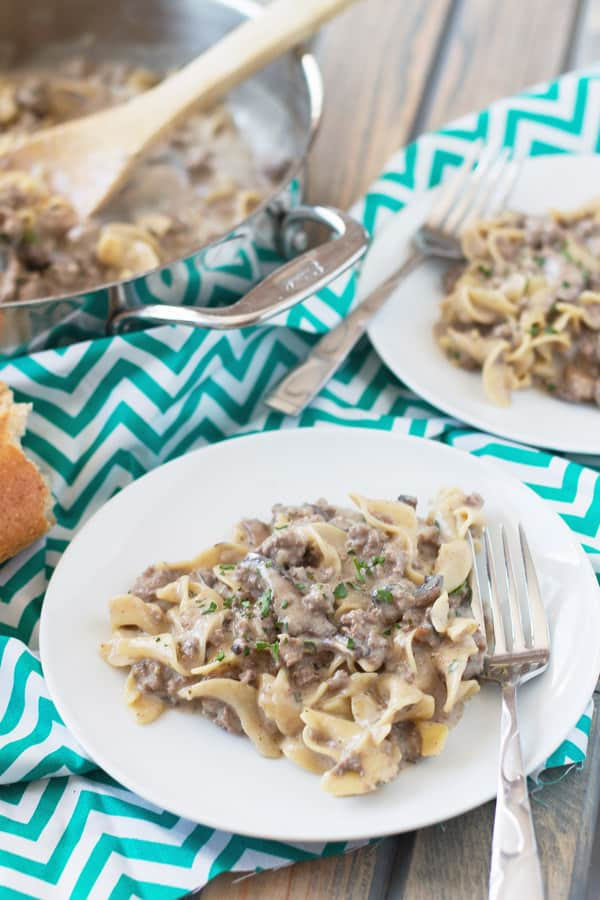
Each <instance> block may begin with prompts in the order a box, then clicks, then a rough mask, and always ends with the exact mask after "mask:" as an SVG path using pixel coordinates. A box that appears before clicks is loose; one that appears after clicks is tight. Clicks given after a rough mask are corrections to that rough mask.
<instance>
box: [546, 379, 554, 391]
mask: <svg viewBox="0 0 600 900" xmlns="http://www.w3.org/2000/svg"><path fill="white" fill-rule="evenodd" d="M546 387H547V388H548V390H549V391H550V392H552V391H555V390H556V385H555V384H554V383H553V382H552V381H549V382H547V383H546Z"/></svg>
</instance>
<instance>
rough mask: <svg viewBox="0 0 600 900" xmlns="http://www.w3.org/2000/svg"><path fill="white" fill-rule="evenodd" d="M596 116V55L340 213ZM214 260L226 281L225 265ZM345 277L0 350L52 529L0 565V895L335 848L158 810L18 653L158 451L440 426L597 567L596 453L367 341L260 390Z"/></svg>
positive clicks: (113, 884) (379, 210) (284, 859)
mask: <svg viewBox="0 0 600 900" xmlns="http://www.w3.org/2000/svg"><path fill="white" fill-rule="evenodd" d="M599 121H600V70H598V71H590V72H586V73H579V74H572V75H568V76H565V77H564V78H562V79H560V80H559V81H557V82H552V83H550V84H546V85H543V86H540V87H538V88H536V89H534V90H532V91H529V92H527V93H525V94H523V95H521V96H519V97H517V98H512V99H509V100H502V101H500V102H499V103H497V104H495V105H494V106H492V107H491V108H490V109H489V110H487V111H485V112H483V113H480V114H478V115H473V116H468V117H466V118H465V119H462V120H461V121H460V122H457V123H454V124H453V125H451V126H449V127H448V128H446V129H443V130H442V131H440V132H438V133H436V134H431V135H425V136H424V137H423V138H421V139H420V140H419V141H417V142H416V143H415V144H413V145H411V146H410V147H408V148H406V149H405V150H403V151H401V152H400V153H398V154H397V155H396V156H395V157H394V158H393V159H392V160H391V162H390V165H389V167H388V168H387V170H386V171H385V172H384V173H383V174H382V175H381V176H380V178H379V179H378V180H377V181H376V182H375V184H374V185H373V187H372V188H371V190H370V191H369V193H368V194H367V196H366V197H365V198H364V199H363V200H362V201H361V203H360V204H359V205H358V206H357V208H356V210H355V211H356V214H357V215H358V216H359V217H360V218H361V220H362V221H363V222H364V223H365V225H366V226H367V227H368V228H369V229H370V230H371V231H375V230H377V229H379V228H381V227H382V226H383V225H384V224H385V222H386V221H387V219H388V218H389V216H391V215H393V214H394V213H395V212H397V211H398V210H399V209H401V208H402V207H403V206H404V205H405V204H406V203H407V202H409V201H410V199H411V197H414V195H415V193H418V192H420V191H423V190H426V189H427V188H428V187H430V186H431V185H434V184H436V183H437V182H438V181H439V180H440V179H441V178H442V177H444V172H445V170H446V168H447V167H448V166H455V165H457V164H458V163H460V161H461V160H462V157H463V154H464V152H465V149H466V148H467V147H468V145H469V143H470V142H472V141H473V140H475V139H477V138H483V139H484V140H486V141H488V142H489V143H491V144H492V145H493V146H495V147H498V148H499V147H500V146H502V145H506V146H511V147H514V148H515V150H516V151H518V152H519V153H520V154H529V155H534V154H541V153H556V152H600V137H599V134H598V122H599ZM223 277H224V281H226V282H227V285H228V286H229V287H230V286H231V283H232V282H231V273H230V272H228V273H224V275H223ZM215 278H216V280H217V281H218V276H217V275H215ZM355 280H356V277H355V276H354V275H352V276H347V277H344V278H342V279H340V280H339V281H338V282H337V283H336V284H335V285H333V286H331V287H330V288H329V289H327V290H325V291H323V292H322V293H321V294H320V295H319V296H318V297H315V298H312V299H311V301H310V302H308V303H307V304H305V305H303V306H302V307H298V308H296V309H294V310H292V311H291V312H290V313H288V314H287V316H286V317H285V319H284V320H282V321H281V322H280V323H277V324H271V325H269V326H267V327H263V328H252V329H246V330H244V331H241V332H235V333H230V334H219V333H213V332H206V333H203V332H192V331H188V330H186V329H183V328H170V327H165V328H160V329H154V330H152V331H148V332H138V333H135V334H132V335H129V336H126V337H118V338H110V339H108V338H107V339H101V340H96V341H91V342H86V343H80V344H77V345H73V346H71V347H69V348H67V349H62V350H56V351H52V350H50V351H45V352H43V353H39V354H36V355H33V356H28V357H21V358H18V359H16V360H12V361H7V362H4V363H0V377H1V378H2V379H3V380H5V381H7V382H8V383H9V384H10V386H11V387H12V388H13V389H14V391H15V393H16V395H17V399H18V400H20V401H31V402H33V404H34V412H33V414H32V416H31V420H30V430H29V432H28V435H27V438H26V446H27V449H28V451H29V452H30V454H31V455H32V456H33V457H34V458H35V459H36V460H37V462H38V463H39V464H40V465H41V466H42V467H45V468H46V469H47V470H49V472H50V473H51V478H52V484H53V489H54V493H55V496H56V501H57V503H56V517H57V525H56V527H55V528H54V529H53V530H52V532H51V535H50V536H49V537H48V538H47V539H46V540H45V541H41V542H39V543H38V544H36V545H35V546H33V547H32V548H30V549H29V550H28V551H26V552H24V553H23V554H21V555H20V556H19V557H17V558H16V559H13V560H11V561H9V562H7V563H5V564H4V565H3V566H2V567H0V898H4V897H6V898H25V897H35V898H42V900H45V898H60V900H63V898H87V897H93V898H100V900H103V898H107V897H110V898H129V897H132V896H136V897H144V898H157V900H159V898H160V900H162V898H175V897H180V896H182V895H183V894H185V893H186V892H187V891H190V890H193V889H195V888H198V887H200V886H201V885H203V884H205V883H206V882H207V881H208V880H209V879H210V878H212V877H214V876H215V875H216V874H219V873H220V872H222V871H228V870H233V869H236V870H238V869H239V870H253V869H260V868H268V867H274V866H278V865H284V864H286V863H289V862H293V861H296V860H300V859H310V858H312V857H317V856H323V855H328V854H332V853H339V852H342V851H344V850H345V849H347V845H345V844H328V845H315V844H312V845H289V844H279V843H277V842H273V841H260V840H252V839H249V838H243V837H239V836H236V835H231V834H225V833H223V832H218V831H214V830H213V829H210V828H207V827H205V826H203V825H198V824H195V823H192V822H187V821H184V820H181V819H178V818H177V817H176V816H173V815H171V814H170V813H167V812H165V811H162V810H159V809H156V808H155V807H153V806H152V805H150V804H148V803H146V802H145V801H144V800H142V799H141V798H140V797H137V796H135V795H133V794H131V793H130V792H129V791H126V790H125V789H123V788H121V787H120V786H119V785H117V784H115V783H114V782H113V781H112V780H111V779H110V778H109V777H108V776H107V775H106V774H105V773H103V772H101V771H99V770H98V769H97V768H96V767H95V766H94V764H93V763H92V762H91V761H90V760H88V759H87V758H86V757H85V754H84V753H83V751H82V750H81V748H80V747H78V746H77V744H76V742H75V741H74V740H73V738H72V737H71V736H70V734H69V733H68V732H67V730H66V729H65V727H64V725H63V724H62V722H61V720H60V717H59V716H58V714H57V712H56V710H55V708H54V706H53V704H52V701H51V700H50V698H49V696H48V693H47V690H46V686H45V683H44V679H43V674H42V671H41V667H40V664H39V661H38V659H37V656H36V654H35V648H36V643H37V627H38V619H39V612H40V607H41V603H42V601H43V596H44V591H45V588H46V585H47V581H48V578H49V577H50V575H51V573H52V571H53V569H54V567H55V566H56V563H57V562H58V560H59V558H60V555H61V553H62V552H63V551H64V549H65V547H66V545H67V544H68V542H69V540H70V539H71V537H72V535H73V533H74V532H75V530H76V529H77V528H78V527H79V526H80V525H81V524H82V522H83V521H85V520H86V519H87V518H88V517H89V516H90V515H91V514H92V513H93V512H94V511H95V510H96V509H98V508H99V507H100V506H101V505H102V503H104V502H105V501H106V500H107V499H108V498H109V497H111V496H112V495H113V494H114V493H115V492H116V491H118V490H120V489H121V488H123V487H124V486H126V485H127V484H129V483H130V482H131V481H132V480H133V479H135V478H136V477H138V476H139V475H141V474H143V473H144V472H146V471H148V470H149V469H151V468H153V467H154V466H156V465H159V464H160V463H162V462H164V461H165V460H168V459H172V458H174V457H176V456H178V455H180V454H182V453H185V452H187V451H188V450H190V449H192V448H195V447H199V446H202V445H203V444H206V443H212V442H214V441H218V440H222V439H224V438H227V437H230V436H233V435H236V434H241V433H244V432H249V431H261V430H268V429H278V428H291V427H298V426H300V427H312V426H319V425H321V424H326V423H336V424H344V425H347V426H350V427H362V428H380V429H384V430H388V431H397V432H403V433H409V434H413V435H419V436H422V437H423V438H429V439H436V440H440V441H444V442H445V443H449V444H453V445H454V446H457V447H461V448H462V449H464V450H466V451H468V452H471V453H474V454H476V455H478V456H485V457H487V458H488V459H490V460H491V461H492V462H493V463H494V464H496V465H498V466H501V467H502V468H504V469H505V470H506V471H508V472H509V473H511V474H513V475H514V476H516V477H517V478H520V479H521V480H522V481H523V482H524V483H526V484H528V485H529V486H530V487H532V488H533V489H534V490H535V491H536V492H537V493H538V494H539V495H540V496H541V497H542V498H544V500H545V501H546V502H547V503H548V504H549V505H550V506H551V508H553V509H554V510H555V511H556V512H557V513H558V514H559V515H561V516H562V518H563V519H564V521H565V522H566V523H567V524H568V525H569V527H570V528H571V529H572V531H573V532H574V533H575V534H576V535H577V537H578V539H579V540H580V541H581V543H582V544H583V546H584V548H585V549H586V551H587V552H588V554H589V557H590V560H591V561H592V563H593V564H594V565H595V567H596V570H597V571H600V459H598V460H597V461H596V462H594V461H592V463H593V465H592V466H589V465H588V466H587V467H584V466H582V465H580V464H578V463H577V462H575V461H574V460H571V459H568V458H565V457H562V456H554V455H551V454H548V453H544V452H541V451H539V450H534V449H531V448H528V447H524V446H522V445H518V444H513V443H510V442H507V441H503V440H499V439H497V438H494V437H492V436H490V435H486V434H481V433H478V432H476V431H473V430H472V429H469V428H466V427H465V426H464V425H463V424H461V423H460V422H457V421H454V420H452V419H449V418H447V417H445V416H444V415H442V414H441V413H439V412H438V411H437V410H435V409H433V408H431V407H430V406H428V405H427V404H426V403H425V402H424V401H422V400H421V399H419V398H418V397H416V396H415V395H414V394H412V393H411V392H410V391H408V390H407V389H406V388H405V387H404V386H403V385H402V384H401V383H399V382H398V381H397V380H396V379H394V378H393V376H391V375H390V373H389V372H388V371H387V370H386V369H385V367H384V366H383V365H382V363H381V362H380V361H379V359H378V358H377V356H376V355H375V353H374V352H373V350H372V349H371V348H370V346H369V344H368V342H367V340H366V339H365V340H364V341H363V342H362V343H361V344H360V345H359V346H358V347H357V348H356V349H355V350H354V351H353V353H352V354H351V355H350V357H349V359H348V360H347V362H346V363H345V365H344V366H343V368H342V369H341V370H340V372H339V373H338V375H337V376H336V377H335V379H334V380H333V381H332V382H331V384H330V385H328V387H327V388H326V389H325V390H323V391H322V393H321V395H320V396H319V397H318V398H317V400H316V401H315V402H314V403H313V405H312V406H311V407H310V408H309V409H308V410H307V411H306V412H305V413H304V414H303V415H302V417H301V419H300V421H299V422H296V421H292V420H289V419H286V418H285V417H284V416H282V415H280V414H279V413H275V412H272V411H269V410H267V409H266V408H265V407H264V406H263V405H262V404H261V398H262V396H263V395H264V393H265V391H266V390H267V388H268V387H269V386H270V385H272V384H274V383H275V382H276V381H277V380H279V379H280V378H281V376H282V375H283V374H284V373H285V372H286V371H287V370H289V368H290V367H291V366H293V365H294V364H295V363H296V362H297V361H298V360H299V359H301V358H302V357H303V356H304V355H305V354H306V352H307V351H308V349H309V347H310V346H311V345H312V344H313V343H314V341H315V339H316V338H315V335H314V332H322V331H324V330H326V329H327V328H329V327H331V326H332V325H333V324H335V323H336V322H337V321H338V320H339V318H340V316H343V315H344V313H345V312H346V311H347V310H348V309H349V308H350V306H351V304H352V301H353V297H354V285H355ZM150 289H151V285H150V286H149V290H150ZM161 290H162V289H161ZM311 332H312V334H311ZM590 719H591V704H590V708H589V709H588V711H587V712H586V714H585V715H584V716H583V717H582V718H581V719H580V721H579V722H578V723H577V726H576V728H574V729H573V732H572V734H571V735H570V736H569V740H568V741H566V742H565V743H564V744H563V745H562V746H561V747H560V748H557V750H556V752H555V753H554V754H553V756H552V757H551V758H550V759H549V760H548V765H550V766H562V765H565V764H568V763H576V764H581V763H582V762H583V760H584V759H585V751H586V743H587V734H588V732H589V727H590Z"/></svg>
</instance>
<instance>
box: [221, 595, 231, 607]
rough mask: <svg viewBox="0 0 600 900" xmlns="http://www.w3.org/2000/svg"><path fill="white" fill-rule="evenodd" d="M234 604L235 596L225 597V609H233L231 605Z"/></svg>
mask: <svg viewBox="0 0 600 900" xmlns="http://www.w3.org/2000/svg"><path fill="white" fill-rule="evenodd" d="M232 603H233V594H232V595H231V597H223V606H224V607H225V609H231V604H232Z"/></svg>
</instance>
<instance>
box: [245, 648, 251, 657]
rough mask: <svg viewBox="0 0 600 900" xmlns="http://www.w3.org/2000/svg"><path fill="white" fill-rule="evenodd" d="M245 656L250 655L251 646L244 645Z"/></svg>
mask: <svg viewBox="0 0 600 900" xmlns="http://www.w3.org/2000/svg"><path fill="white" fill-rule="evenodd" d="M244 656H250V647H244Z"/></svg>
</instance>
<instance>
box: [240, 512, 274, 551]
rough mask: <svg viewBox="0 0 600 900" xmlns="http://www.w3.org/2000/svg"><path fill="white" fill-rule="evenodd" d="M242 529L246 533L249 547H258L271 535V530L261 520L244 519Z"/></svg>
mask: <svg viewBox="0 0 600 900" xmlns="http://www.w3.org/2000/svg"><path fill="white" fill-rule="evenodd" d="M240 528H241V529H242V531H243V532H244V536H245V538H246V543H247V544H248V546H249V547H253V548H254V547H258V545H259V544H262V542H263V541H264V540H266V539H267V538H268V537H269V535H270V534H271V529H270V528H269V526H268V525H265V523H264V522H261V521H260V519H243V520H242V521H241V522H240Z"/></svg>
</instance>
